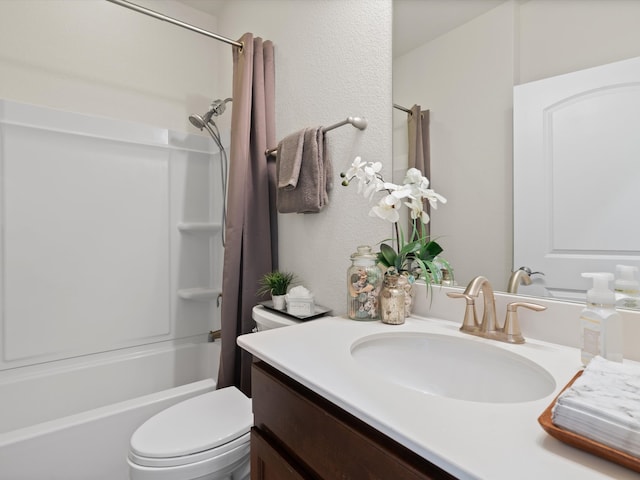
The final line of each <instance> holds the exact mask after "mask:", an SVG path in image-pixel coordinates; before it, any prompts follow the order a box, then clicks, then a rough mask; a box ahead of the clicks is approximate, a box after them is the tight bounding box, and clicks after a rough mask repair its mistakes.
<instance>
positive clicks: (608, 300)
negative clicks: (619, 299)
mask: <svg viewBox="0 0 640 480" xmlns="http://www.w3.org/2000/svg"><path fill="white" fill-rule="evenodd" d="M582 276H583V277H584V278H592V279H593V288H592V289H590V290H588V291H587V302H588V303H592V304H595V305H611V306H613V305H615V303H616V297H615V295H614V293H613V291H612V290H611V289H610V288H609V282H611V281H612V280H613V273H608V272H595V273H583V274H582Z"/></svg>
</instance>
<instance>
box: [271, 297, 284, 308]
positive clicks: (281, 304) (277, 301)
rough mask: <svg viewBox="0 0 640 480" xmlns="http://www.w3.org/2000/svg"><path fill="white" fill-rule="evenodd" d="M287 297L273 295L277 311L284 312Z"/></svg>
mask: <svg viewBox="0 0 640 480" xmlns="http://www.w3.org/2000/svg"><path fill="white" fill-rule="evenodd" d="M285 298H286V295H271V300H273V308H275V309H276V310H284V307H285Z"/></svg>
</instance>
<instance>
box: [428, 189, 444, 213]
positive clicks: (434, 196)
mask: <svg viewBox="0 0 640 480" xmlns="http://www.w3.org/2000/svg"><path fill="white" fill-rule="evenodd" d="M423 196H424V198H426V199H427V200H428V201H429V205H431V207H432V208H436V209H437V208H438V202H440V203H447V199H446V198H444V197H443V196H442V195H440V194H439V193H436V192H435V191H434V190H426V191H425V192H424V194H423Z"/></svg>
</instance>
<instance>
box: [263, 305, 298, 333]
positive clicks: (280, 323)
mask: <svg viewBox="0 0 640 480" xmlns="http://www.w3.org/2000/svg"><path fill="white" fill-rule="evenodd" d="M251 317H252V318H253V320H254V321H255V322H256V330H257V331H258V332H261V331H263V330H271V329H274V328H280V327H288V326H290V325H296V324H298V323H301V321H300V320H296V319H295V318H292V317H289V316H286V315H285V314H283V313H278V312H274V311H273V310H269V309H268V308H265V307H264V306H262V305H256V306H255V307H253V311H252V314H251Z"/></svg>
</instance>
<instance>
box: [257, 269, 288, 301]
mask: <svg viewBox="0 0 640 480" xmlns="http://www.w3.org/2000/svg"><path fill="white" fill-rule="evenodd" d="M294 280H295V275H294V274H293V273H289V272H281V271H279V270H274V271H273V272H269V273H265V274H264V275H263V276H262V278H261V279H260V288H258V291H257V294H258V296H263V295H267V294H269V295H271V299H272V300H273V308H275V309H278V310H284V303H285V302H284V298H285V295H286V294H287V290H288V289H289V285H291V283H292V282H293V281H294Z"/></svg>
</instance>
